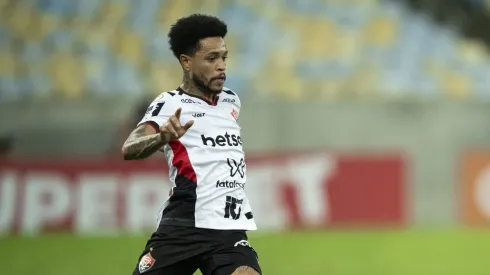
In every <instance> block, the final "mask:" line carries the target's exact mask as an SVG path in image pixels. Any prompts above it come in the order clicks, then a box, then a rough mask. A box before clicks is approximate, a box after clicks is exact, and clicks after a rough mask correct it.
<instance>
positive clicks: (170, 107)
mask: <svg viewBox="0 0 490 275" xmlns="http://www.w3.org/2000/svg"><path fill="white" fill-rule="evenodd" d="M178 97H179V96H178V92H177V91H175V90H173V91H168V92H163V93H161V94H160V95H158V96H157V97H156V98H155V99H154V100H153V101H152V102H151V104H150V106H149V107H148V109H147V110H146V115H148V114H150V113H151V114H152V115H153V116H156V115H158V114H160V115H161V114H167V113H173V112H175V110H176V109H177V108H178V105H179V104H178V99H177V98H178Z"/></svg>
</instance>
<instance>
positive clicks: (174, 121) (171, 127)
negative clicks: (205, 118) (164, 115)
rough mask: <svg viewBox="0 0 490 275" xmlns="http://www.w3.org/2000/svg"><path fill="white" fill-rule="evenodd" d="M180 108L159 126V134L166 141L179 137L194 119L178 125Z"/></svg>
mask: <svg viewBox="0 0 490 275" xmlns="http://www.w3.org/2000/svg"><path fill="white" fill-rule="evenodd" d="M181 112H182V108H180V107H179V108H178V109H177V111H175V114H174V115H172V116H171V117H170V118H169V119H168V121H167V123H165V124H164V125H162V126H161V127H160V135H161V137H162V139H163V140H165V141H166V142H169V141H172V140H176V139H179V138H181V137H182V136H183V135H184V134H185V133H186V132H187V130H189V128H191V126H192V125H193V124H194V120H190V121H188V122H187V123H186V124H185V125H184V126H182V125H180V113H181Z"/></svg>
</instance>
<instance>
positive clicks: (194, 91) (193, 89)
mask: <svg viewBox="0 0 490 275" xmlns="http://www.w3.org/2000/svg"><path fill="white" fill-rule="evenodd" d="M180 88H181V89H182V90H184V91H185V92H186V93H189V94H191V95H196V96H199V97H202V98H205V99H207V100H209V101H210V102H213V100H214V98H215V97H216V95H215V94H213V93H206V92H203V91H202V90H201V89H199V88H198V87H197V85H196V83H194V81H192V79H191V78H190V77H189V76H188V75H187V74H184V79H183V80H182V85H180Z"/></svg>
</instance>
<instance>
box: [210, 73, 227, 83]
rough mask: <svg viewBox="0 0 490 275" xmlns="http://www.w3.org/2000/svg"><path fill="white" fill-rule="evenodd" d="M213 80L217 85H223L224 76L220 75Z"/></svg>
mask: <svg viewBox="0 0 490 275" xmlns="http://www.w3.org/2000/svg"><path fill="white" fill-rule="evenodd" d="M213 80H216V81H217V82H218V83H220V84H223V83H224V82H225V80H226V75H222V76H219V77H216V78H214V79H213Z"/></svg>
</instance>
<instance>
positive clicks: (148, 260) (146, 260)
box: [138, 252, 155, 273]
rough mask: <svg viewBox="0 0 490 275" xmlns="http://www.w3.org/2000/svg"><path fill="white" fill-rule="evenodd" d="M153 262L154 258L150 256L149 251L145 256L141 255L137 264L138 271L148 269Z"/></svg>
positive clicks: (141, 271)
mask: <svg viewBox="0 0 490 275" xmlns="http://www.w3.org/2000/svg"><path fill="white" fill-rule="evenodd" d="M154 264H155V259H154V258H153V257H152V256H151V252H148V253H147V254H145V256H143V257H141V260H140V263H139V265H138V269H139V271H140V273H143V272H146V271H148V269H150V268H151V267H152V266H153V265H154Z"/></svg>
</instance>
